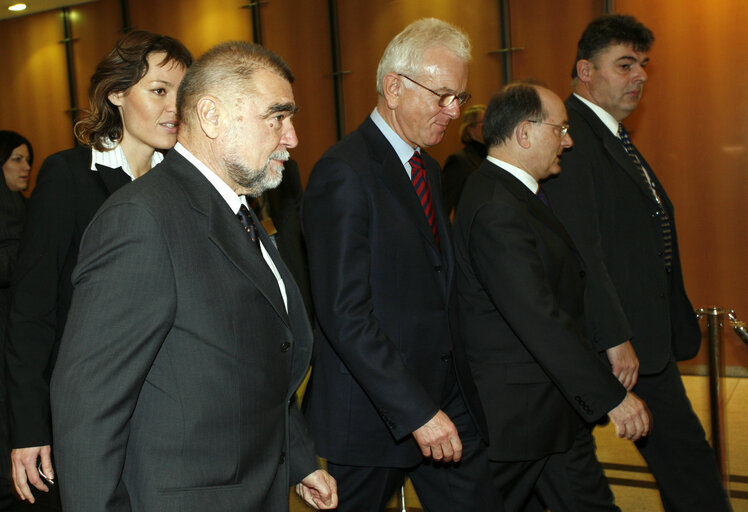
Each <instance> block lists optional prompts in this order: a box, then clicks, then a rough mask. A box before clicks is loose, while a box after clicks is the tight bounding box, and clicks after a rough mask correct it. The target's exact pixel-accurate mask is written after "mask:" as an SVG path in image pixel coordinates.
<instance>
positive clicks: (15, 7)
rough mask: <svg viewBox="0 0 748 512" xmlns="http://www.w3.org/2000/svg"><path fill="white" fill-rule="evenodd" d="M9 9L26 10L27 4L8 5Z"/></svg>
mask: <svg viewBox="0 0 748 512" xmlns="http://www.w3.org/2000/svg"><path fill="white" fill-rule="evenodd" d="M8 10H9V11H24V10H26V4H13V5H11V6H10V7H8Z"/></svg>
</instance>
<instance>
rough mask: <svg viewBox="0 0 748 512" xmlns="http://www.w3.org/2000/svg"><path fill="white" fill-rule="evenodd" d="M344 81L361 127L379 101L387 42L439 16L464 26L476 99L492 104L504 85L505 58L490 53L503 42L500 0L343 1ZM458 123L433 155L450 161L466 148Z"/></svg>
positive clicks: (351, 124) (350, 122)
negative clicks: (470, 48) (379, 75)
mask: <svg viewBox="0 0 748 512" xmlns="http://www.w3.org/2000/svg"><path fill="white" fill-rule="evenodd" d="M338 7H339V19H340V39H341V47H342V65H343V69H344V70H347V71H350V72H351V74H350V75H346V77H345V79H344V96H345V105H346V129H347V131H351V130H353V129H355V128H356V127H357V126H358V125H359V124H360V123H361V122H362V121H363V120H364V119H365V118H366V116H368V115H369V114H370V113H371V111H372V109H373V108H374V106H375V105H376V102H377V92H376V71H377V64H378V63H379V59H380V57H381V56H382V53H383V52H384V49H385V47H386V46H387V43H389V41H390V40H391V39H392V38H393V37H394V36H395V35H397V33H398V32H400V31H401V30H402V29H403V28H405V27H406V26H407V25H408V24H409V23H411V22H412V21H415V20H417V19H419V18H423V17H428V16H434V17H436V18H440V19H443V20H445V21H448V22H450V23H453V24H455V25H457V26H458V27H460V28H462V29H463V30H464V31H465V32H466V33H467V34H468V36H469V37H470V40H471V42H472V44H473V62H472V63H471V66H470V81H469V83H468V89H469V90H470V92H471V93H472V94H473V99H472V100H471V101H472V103H486V102H487V101H488V98H489V97H490V95H491V94H492V93H493V92H494V91H495V90H496V89H498V88H499V86H500V85H501V67H500V62H499V58H498V57H496V56H494V55H489V52H490V51H491V50H495V49H496V48H497V47H498V44H499V37H498V34H499V14H498V3H497V2H496V1H495V0H472V1H470V2H454V1H449V0H438V1H437V0H434V1H431V2H428V3H424V2H414V1H408V0H387V1H379V2H368V1H364V0H345V1H340V2H338ZM458 126H459V122H458V121H453V122H452V123H451V124H450V127H449V129H448V130H447V132H446V133H445V135H444V140H443V141H442V143H441V144H439V145H438V146H436V147H434V148H431V149H429V154H431V155H432V156H433V157H434V158H436V159H437V160H438V161H439V162H441V163H444V161H445V160H446V158H447V156H448V155H449V154H450V153H453V152H454V151H457V150H459V149H461V148H462V144H461V143H460V142H459V140H458V137H457V128H458Z"/></svg>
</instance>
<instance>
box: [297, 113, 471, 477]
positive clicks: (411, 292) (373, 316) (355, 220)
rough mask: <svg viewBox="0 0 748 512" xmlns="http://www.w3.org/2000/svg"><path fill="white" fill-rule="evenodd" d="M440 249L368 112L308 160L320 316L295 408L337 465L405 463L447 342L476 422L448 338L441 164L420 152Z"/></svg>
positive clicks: (310, 242)
mask: <svg viewBox="0 0 748 512" xmlns="http://www.w3.org/2000/svg"><path fill="white" fill-rule="evenodd" d="M423 158H424V162H425V166H426V172H427V175H428V180H429V184H430V188H431V195H432V197H433V203H434V208H435V214H436V220H437V223H438V227H439V236H440V239H441V251H440V250H439V248H437V245H436V242H435V241H434V236H433V234H432V232H431V228H430V227H429V225H428V222H427V220H426V216H425V215H424V212H423V208H422V207H421V204H420V202H419V200H418V197H417V196H416V193H415V190H414V188H413V185H412V184H411V182H410V180H409V179H408V175H407V173H406V172H405V169H404V168H403V165H402V163H401V162H400V160H399V159H398V157H397V154H396V153H395V151H394V149H392V146H390V144H389V142H387V139H385V137H384V135H382V133H381V132H380V131H379V129H378V128H377V127H376V125H375V124H374V123H373V121H371V119H367V120H366V121H364V123H363V124H361V126H359V127H358V128H357V129H356V130H355V131H354V132H353V133H351V134H350V135H348V136H347V137H345V138H344V139H343V140H341V141H340V142H339V143H338V144H336V145H335V146H333V147H332V148H331V149H330V150H328V151H327V152H326V153H325V154H324V155H323V157H322V159H321V160H320V161H319V162H317V164H316V165H315V167H314V169H313V171H312V173H311V177H310V179H309V183H308V184H307V188H306V191H305V194H304V203H303V208H302V225H303V227H304V236H305V239H306V243H307V249H308V254H309V268H310V273H311V278H312V295H313V297H314V306H315V311H316V315H317V321H318V328H317V330H316V333H315V336H316V338H315V354H314V359H313V362H312V368H313V369H312V376H311V381H310V383H309V387H308V388H307V391H306V396H305V399H304V408H305V412H306V415H307V418H308V419H309V422H310V427H311V429H312V432H313V433H314V436H315V440H316V441H317V445H318V447H319V451H320V454H321V455H322V456H324V457H326V458H328V459H330V460H331V461H333V462H336V463H339V464H350V465H361V466H386V467H408V466H414V465H416V464H418V463H419V462H420V461H421V460H422V455H421V452H420V450H419V449H418V446H417V444H416V443H415V441H414V440H413V439H412V437H411V436H410V433H411V432H412V431H414V430H416V429H417V428H419V427H420V426H422V425H423V424H425V423H426V422H427V421H428V420H430V419H431V418H432V417H433V416H434V414H436V412H437V411H438V410H439V409H440V404H441V398H442V394H443V392H444V388H445V381H446V379H447V376H448V370H449V364H450V361H449V359H448V355H449V353H450V349H452V352H453V355H454V360H455V363H456V368H457V377H458V380H459V383H460V386H461V388H462V390H463V395H464V396H465V398H466V402H467V405H468V408H469V409H470V410H471V412H472V413H473V417H474V419H475V420H476V422H477V424H478V427H479V428H481V427H482V428H483V429H485V426H484V421H485V420H484V419H483V417H482V412H481V411H480V405H479V404H478V403H477V396H476V395H477V393H476V392H475V388H474V383H473V382H472V378H471V376H470V372H469V368H468V366H467V361H466V360H465V357H464V348H463V346H462V344H461V343H460V342H459V340H458V339H457V338H456V337H455V336H453V335H452V327H451V324H450V322H451V321H452V320H453V318H452V311H451V310H452V307H453V279H454V255H453V249H452V245H451V237H450V234H449V221H448V220H447V216H446V214H445V212H444V209H443V208H442V206H441V203H440V201H438V198H439V197H441V187H440V183H439V178H440V176H439V166H438V164H437V163H436V162H435V161H434V160H433V159H432V158H430V157H429V156H428V155H427V154H424V156H423Z"/></svg>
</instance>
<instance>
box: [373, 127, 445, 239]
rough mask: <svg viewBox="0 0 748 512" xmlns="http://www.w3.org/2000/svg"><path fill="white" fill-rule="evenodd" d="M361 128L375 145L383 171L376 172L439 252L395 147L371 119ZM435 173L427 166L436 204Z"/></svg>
mask: <svg viewBox="0 0 748 512" xmlns="http://www.w3.org/2000/svg"><path fill="white" fill-rule="evenodd" d="M361 130H362V133H363V135H364V137H365V138H366V139H368V141H369V144H370V146H371V147H372V154H371V157H372V158H374V159H375V160H377V159H378V160H379V162H378V163H379V164H380V169H381V172H377V173H375V174H376V175H377V177H378V178H379V179H381V180H382V182H383V183H384V184H385V186H386V187H387V188H388V189H389V190H390V191H391V192H392V195H393V197H394V198H395V199H396V200H397V202H398V203H400V205H401V206H402V207H403V208H404V209H405V210H406V211H407V214H408V215H407V218H408V219H409V221H410V222H412V223H413V224H414V225H415V227H416V228H417V229H418V232H419V233H420V234H421V236H423V238H424V239H425V240H426V243H428V244H429V245H430V246H431V247H432V248H433V249H434V250H435V251H437V252H438V250H439V249H438V247H437V246H436V240H434V234H433V232H432V231H431V226H429V222H428V219H426V215H425V214H424V212H423V207H422V206H421V202H420V201H419V199H418V195H417V194H416V191H415V189H414V188H413V183H412V182H411V181H410V180H409V179H408V174H407V173H406V172H405V168H404V167H403V164H402V162H400V159H399V158H398V156H397V153H395V150H394V149H393V148H392V146H390V143H389V142H388V141H387V139H386V138H385V136H384V135H382V132H380V131H379V129H378V128H377V127H376V125H375V124H374V122H373V121H372V120H371V119H370V118H367V119H366V121H364V123H363V124H362V125H361ZM433 174H434V170H433V169H429V166H428V165H426V176H427V178H428V180H429V187H430V188H431V201H432V203H435V202H436V201H435V199H434V180H433Z"/></svg>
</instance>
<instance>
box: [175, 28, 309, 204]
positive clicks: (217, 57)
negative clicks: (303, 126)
mask: <svg viewBox="0 0 748 512" xmlns="http://www.w3.org/2000/svg"><path fill="white" fill-rule="evenodd" d="M292 81H293V75H292V74H291V70H290V69H289V68H288V66H287V65H286V63H285V62H284V61H283V59H281V58H280V57H279V56H278V55H276V54H275V53H273V52H271V51H270V50H267V49H266V48H263V47H262V46H259V45H256V44H251V43H245V42H236V41H234V42H227V43H223V44H220V45H218V46H216V47H214V48H212V49H211V50H209V51H208V52H207V53H206V54H204V55H203V56H202V57H200V58H199V59H198V60H197V61H196V62H195V63H194V64H193V66H192V67H191V68H190V71H189V72H188V73H187V75H185V77H184V80H182V84H181V86H180V88H179V93H178V96H177V109H178V115H179V118H180V126H179V136H178V140H179V142H180V143H181V144H182V145H184V146H185V148H186V149H187V150H188V151H190V152H191V153H192V154H193V155H194V156H195V157H197V158H198V159H199V160H200V161H201V162H202V163H204V164H205V165H206V166H208V167H209V168H210V170H211V171H213V172H214V173H215V174H216V175H217V176H218V177H219V178H221V179H222V180H223V181H225V182H226V183H227V184H228V185H229V186H230V187H231V188H232V189H233V190H234V191H235V192H236V193H237V194H239V195H250V196H258V195H260V194H262V192H264V191H265V190H267V189H269V188H274V187H276V186H278V184H280V181H281V178H282V173H283V162H284V161H285V160H287V159H288V157H289V154H288V149H290V148H293V147H296V145H297V143H298V140H297V139H296V132H295V130H294V127H293V124H292V123H291V117H292V116H293V115H294V114H295V113H296V110H297V109H298V107H297V106H296V103H295V102H294V97H293V91H292V89H291V82H292Z"/></svg>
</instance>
